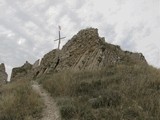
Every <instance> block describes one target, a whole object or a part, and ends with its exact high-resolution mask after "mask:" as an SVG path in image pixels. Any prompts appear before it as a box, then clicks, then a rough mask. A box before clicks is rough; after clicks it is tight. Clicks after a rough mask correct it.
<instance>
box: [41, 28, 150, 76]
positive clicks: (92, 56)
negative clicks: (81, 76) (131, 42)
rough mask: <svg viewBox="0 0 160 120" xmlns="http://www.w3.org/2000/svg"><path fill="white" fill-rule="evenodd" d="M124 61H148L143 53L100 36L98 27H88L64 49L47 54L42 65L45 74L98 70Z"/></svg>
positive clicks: (42, 71)
mask: <svg viewBox="0 0 160 120" xmlns="http://www.w3.org/2000/svg"><path fill="white" fill-rule="evenodd" d="M123 62H124V63H125V62H127V63H129V62H130V63H147V62H146V60H145V58H144V56H143V55H142V54H139V53H132V52H127V51H122V50H121V49H120V47H119V46H115V45H112V44H108V43H106V42H105V39H104V38H102V37H99V34H98V29H94V28H88V29H84V30H81V31H80V32H78V34H77V35H75V36H73V38H72V39H71V40H69V41H68V42H67V44H66V45H64V47H63V48H62V50H59V51H58V50H53V51H51V52H49V53H48V54H46V55H45V56H44V58H43V59H42V62H41V64H40V66H41V74H43V73H48V72H54V71H63V70H67V69H70V70H74V71H79V70H98V69H102V68H104V67H107V66H108V65H112V64H118V63H123ZM42 66H43V67H42ZM44 66H45V67H44Z"/></svg>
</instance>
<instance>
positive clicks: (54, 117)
mask: <svg viewBox="0 0 160 120" xmlns="http://www.w3.org/2000/svg"><path fill="white" fill-rule="evenodd" d="M32 88H33V90H35V91H36V92H37V93H38V94H39V95H40V96H41V98H42V99H43V100H44V104H45V106H46V107H45V108H44V110H43V113H42V115H43V117H42V119H41V120H61V118H60V113H59V111H58V108H57V106H56V103H55V102H54V100H53V98H52V97H51V96H50V95H49V93H48V92H47V91H46V90H44V89H43V88H42V86H40V85H39V84H38V83H36V82H33V84H32Z"/></svg>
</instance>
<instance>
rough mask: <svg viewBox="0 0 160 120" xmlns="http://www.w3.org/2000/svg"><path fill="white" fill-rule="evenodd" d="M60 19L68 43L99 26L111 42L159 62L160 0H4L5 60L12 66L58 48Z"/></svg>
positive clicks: (0, 13)
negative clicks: (82, 31) (83, 30)
mask: <svg viewBox="0 0 160 120" xmlns="http://www.w3.org/2000/svg"><path fill="white" fill-rule="evenodd" d="M58 25H61V27H62V35H63V36H66V37H67V38H66V39H65V40H63V45H64V44H65V43H66V42H67V40H69V39H70V38H71V37H72V36H73V35H74V34H76V33H77V32H78V31H79V30H80V29H84V28H87V27H95V28H98V29H99V33H100V36H102V37H105V38H106V42H109V43H113V44H116V45H120V46H121V48H122V49H124V50H129V51H133V52H142V53H143V54H144V56H145V58H146V59H147V61H148V63H149V64H151V65H153V66H155V67H160V47H159V45H160V0H0V63H5V64H6V67H7V72H9V73H10V72H11V69H12V68H13V67H17V66H21V65H23V64H24V62H25V61H26V60H28V61H29V62H31V63H33V62H34V61H35V60H37V59H39V58H41V57H42V56H43V55H44V54H45V53H47V52H48V51H50V50H52V49H54V48H56V47H57V42H55V41H54V39H56V38H57V37H58V34H57V30H58V28H57V26H58Z"/></svg>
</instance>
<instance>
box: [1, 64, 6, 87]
mask: <svg viewBox="0 0 160 120" xmlns="http://www.w3.org/2000/svg"><path fill="white" fill-rule="evenodd" d="M7 78H8V75H7V73H6V69H5V65H4V63H1V64H0V85H2V84H5V83H6V82H7Z"/></svg>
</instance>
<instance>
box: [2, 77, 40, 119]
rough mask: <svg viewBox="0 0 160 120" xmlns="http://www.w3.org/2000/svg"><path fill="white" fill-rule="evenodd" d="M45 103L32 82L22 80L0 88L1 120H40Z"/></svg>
mask: <svg viewBox="0 0 160 120" xmlns="http://www.w3.org/2000/svg"><path fill="white" fill-rule="evenodd" d="M42 108H43V102H42V101H41V99H40V97H39V96H38V95H37V94H36V93H35V92H34V91H33V90H32V88H31V85H30V82H29V81H27V80H25V81H24V80H20V81H16V82H12V83H9V84H7V85H4V86H1V88H0V120H38V119H39V118H40V117H41V111H42Z"/></svg>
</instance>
